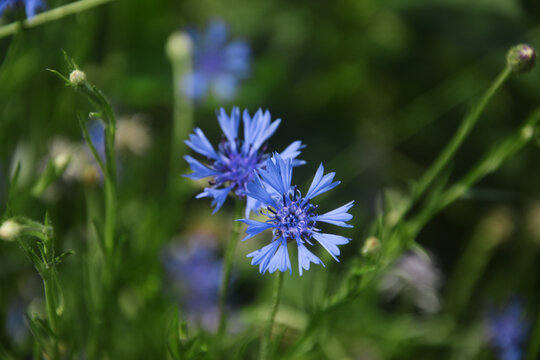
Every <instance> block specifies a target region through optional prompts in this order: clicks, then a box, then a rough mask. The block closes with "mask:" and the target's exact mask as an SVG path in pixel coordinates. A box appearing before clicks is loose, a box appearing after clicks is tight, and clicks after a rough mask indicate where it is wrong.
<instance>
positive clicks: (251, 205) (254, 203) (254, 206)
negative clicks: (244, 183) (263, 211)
mask: <svg viewBox="0 0 540 360" xmlns="http://www.w3.org/2000/svg"><path fill="white" fill-rule="evenodd" d="M261 206H263V204H262V203H261V202H260V201H259V200H257V199H254V198H252V197H251V196H246V212H245V217H246V219H249V214H251V212H252V211H253V212H254V213H256V214H258V213H259V209H260V208H261Z"/></svg>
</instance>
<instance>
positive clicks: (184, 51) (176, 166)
mask: <svg viewBox="0 0 540 360" xmlns="http://www.w3.org/2000/svg"><path fill="white" fill-rule="evenodd" d="M190 48H191V45H190V42H189V37H188V35H187V34H184V33H183V32H177V33H173V34H171V35H170V37H169V40H168V42H167V49H166V50H167V51H166V52H167V56H168V57H169V60H170V62H171V67H172V75H173V76H172V79H173V124H172V133H171V154H170V159H169V161H170V166H169V188H170V189H171V190H174V191H175V192H178V191H181V190H182V189H183V188H184V187H183V186H178V185H179V184H178V180H179V179H181V178H180V177H179V175H180V174H181V171H182V167H181V164H182V160H181V158H182V156H183V155H184V153H185V151H186V145H185V144H184V140H186V139H187V137H188V135H189V131H190V130H191V128H192V126H193V101H192V100H191V99H190V98H189V97H188V96H186V94H185V92H184V91H183V89H182V79H183V78H184V77H185V76H186V75H188V74H190V73H191V72H192V70H193V65H192V62H191V49H190Z"/></svg>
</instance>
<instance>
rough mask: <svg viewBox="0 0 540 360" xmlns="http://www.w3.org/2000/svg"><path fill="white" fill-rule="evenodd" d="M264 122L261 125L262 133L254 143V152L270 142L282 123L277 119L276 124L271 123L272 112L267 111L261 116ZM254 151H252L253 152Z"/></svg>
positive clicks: (258, 134)
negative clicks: (266, 142) (270, 138)
mask: <svg viewBox="0 0 540 360" xmlns="http://www.w3.org/2000/svg"><path fill="white" fill-rule="evenodd" d="M261 117H262V119H263V121H261V124H263V125H262V126H261V128H260V131H259V132H258V133H257V135H256V138H255V139H254V141H253V148H252V149H253V150H258V149H259V148H260V147H261V145H262V144H263V143H264V142H265V141H266V140H268V138H269V137H270V136H272V135H273V134H274V133H275V132H276V130H277V128H278V126H279V124H280V123H281V119H277V120H275V121H274V122H272V123H270V119H271V117H270V112H269V111H268V110H267V111H265V112H264V113H263V115H261ZM253 150H252V151H253Z"/></svg>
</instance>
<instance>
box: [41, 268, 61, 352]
mask: <svg viewBox="0 0 540 360" xmlns="http://www.w3.org/2000/svg"><path fill="white" fill-rule="evenodd" d="M51 271H54V270H53V269H48V273H47V274H46V275H45V276H44V277H43V287H44V288H45V302H46V305H47V317H48V318H49V326H50V328H51V330H52V332H53V334H54V335H53V337H54V339H53V354H52V358H53V359H57V358H58V341H57V337H58V315H57V314H56V299H55V295H54V282H53V281H52V276H51V273H50V272H51Z"/></svg>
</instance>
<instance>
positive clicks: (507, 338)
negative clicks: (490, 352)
mask: <svg viewBox="0 0 540 360" xmlns="http://www.w3.org/2000/svg"><path fill="white" fill-rule="evenodd" d="M528 328H529V326H528V324H527V323H526V321H525V319H524V316H523V308H522V304H521V302H520V301H519V300H517V299H514V300H512V301H511V302H510V303H509V304H508V305H507V306H506V307H505V308H504V309H502V310H499V311H496V310H494V309H491V310H490V311H489V313H488V335H489V339H490V342H491V344H492V345H493V347H494V348H495V349H497V350H498V353H499V358H500V359H501V360H519V359H521V358H522V351H521V345H522V344H523V343H524V342H525V340H526V336H527V332H528Z"/></svg>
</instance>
